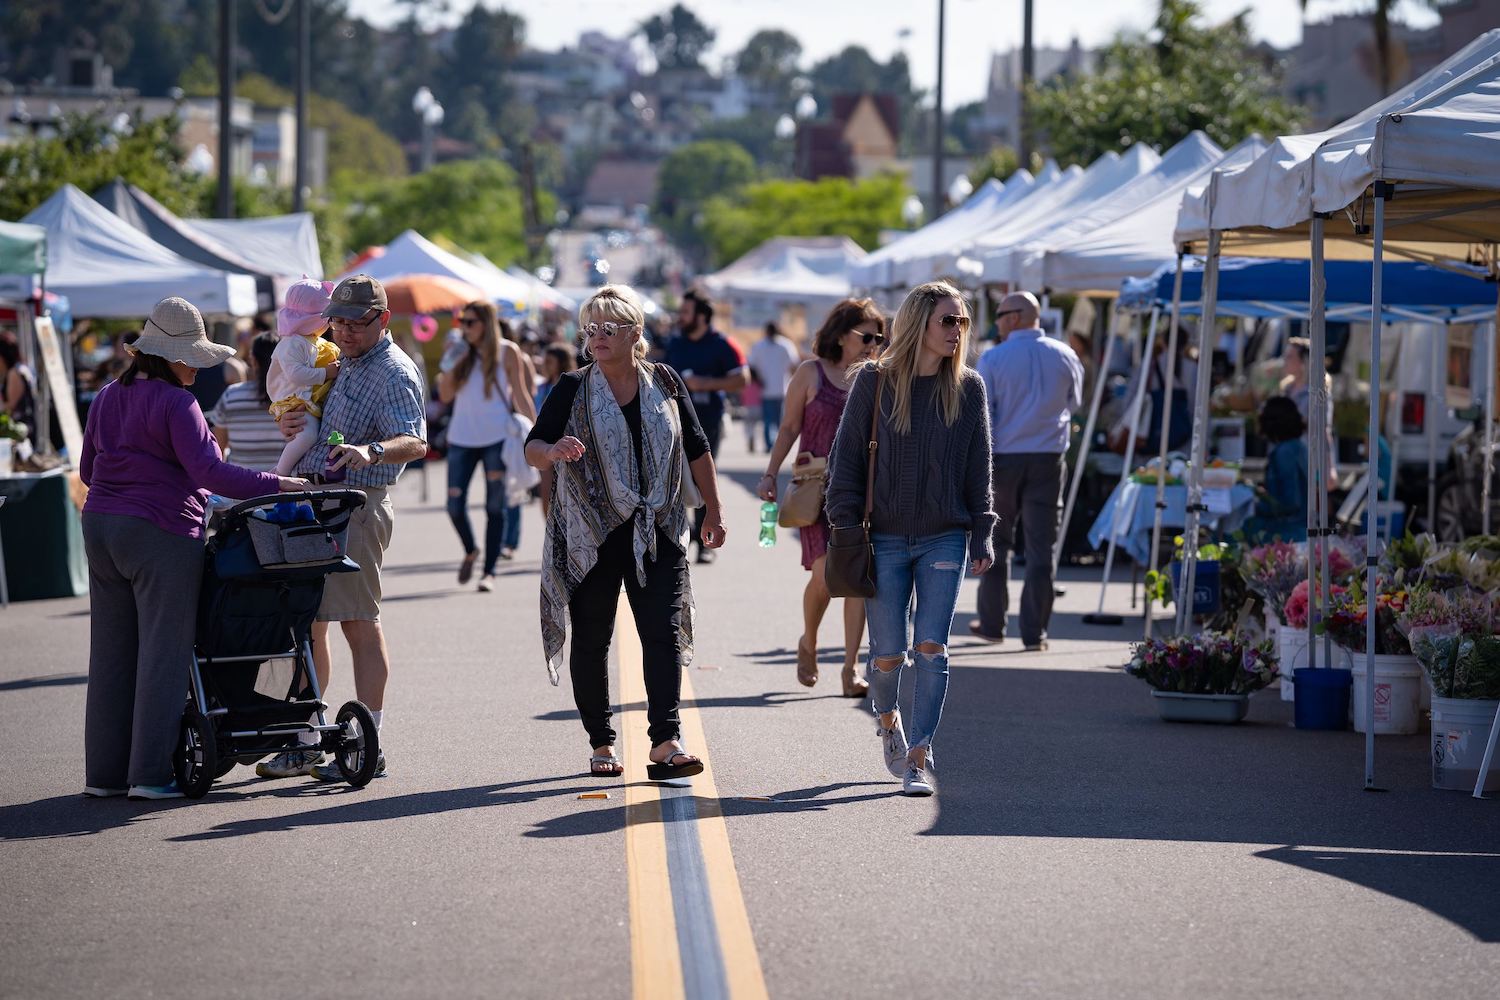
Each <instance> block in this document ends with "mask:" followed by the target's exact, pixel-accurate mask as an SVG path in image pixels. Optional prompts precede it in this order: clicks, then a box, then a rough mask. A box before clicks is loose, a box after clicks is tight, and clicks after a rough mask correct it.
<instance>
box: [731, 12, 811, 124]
mask: <svg viewBox="0 0 1500 1000" xmlns="http://www.w3.org/2000/svg"><path fill="white" fill-rule="evenodd" d="M801 60H802V43H801V42H799V41H797V39H796V36H794V35H791V34H788V33H787V32H785V31H782V30H780V29H779V28H766V29H763V30H761V31H757V32H756V33H755V34H753V35H751V36H750V40H749V41H748V42H746V43H745V47H744V48H743V49H741V50H740V52H739V55H737V56H736V57H735V60H734V64H735V71H736V72H738V73H739V75H740V76H742V77H744V78H745V79H746V80H748V81H750V83H751V84H753V85H754V86H757V87H760V88H763V89H765V90H769V91H771V92H773V93H775V94H776V95H777V97H778V98H779V99H780V100H781V101H782V102H784V103H786V104H787V105H788V106H789V107H790V104H791V99H792V81H793V80H795V79H796V78H797V74H798V72H799V70H798V64H799V63H800V62H801Z"/></svg>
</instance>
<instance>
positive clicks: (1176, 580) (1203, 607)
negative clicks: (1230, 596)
mask: <svg viewBox="0 0 1500 1000" xmlns="http://www.w3.org/2000/svg"><path fill="white" fill-rule="evenodd" d="M1171 569H1172V593H1174V594H1181V593H1182V563H1180V562H1173V563H1172V567H1171ZM1218 611H1219V564H1218V563H1216V562H1199V563H1198V568H1197V569H1196V570H1194V571H1193V614H1195V615H1212V614H1217V613H1218Z"/></svg>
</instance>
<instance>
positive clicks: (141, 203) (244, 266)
mask: <svg viewBox="0 0 1500 1000" xmlns="http://www.w3.org/2000/svg"><path fill="white" fill-rule="evenodd" d="M94 200H95V201H97V202H98V203H99V204H101V205H103V206H104V207H105V208H107V209H109V211H111V212H113V213H114V214H115V215H117V216H119V217H120V218H121V219H123V220H125V222H127V223H129V224H130V226H132V227H133V228H135V229H138V230H140V231H141V232H143V233H145V234H146V235H147V236H148V237H150V238H151V239H152V240H154V241H155V242H157V243H160V244H161V245H162V246H164V247H166V248H167V249H168V250H170V251H172V252H173V253H175V254H177V255H178V256H179V257H183V258H185V259H186V260H190V261H194V262H195V263H198V264H202V265H204V266H205V267H212V268H217V269H218V270H220V271H237V272H239V273H241V274H254V275H259V276H263V277H267V278H268V277H270V276H271V274H272V273H273V272H270V271H263V270H261V269H260V268H258V267H256V266H255V265H254V264H252V263H250V262H249V261H248V260H246V259H245V258H243V257H241V256H240V255H239V254H238V253H236V252H235V251H234V250H231V249H230V248H229V247H228V246H225V245H224V244H222V243H220V242H219V241H218V240H213V239H209V238H207V237H205V236H202V235H200V234H198V233H196V232H194V231H193V230H191V229H189V228H188V227H187V225H186V223H185V222H184V221H183V219H181V218H180V217H179V216H177V215H176V214H175V213H173V212H172V211H171V210H170V209H168V208H167V207H166V206H165V205H163V204H162V203H161V202H159V201H157V200H156V199H155V198H153V197H151V196H150V195H149V194H147V193H146V192H145V191H142V190H141V189H140V188H138V187H136V186H135V185H134V184H127V183H125V181H124V180H122V179H120V178H118V177H116V178H115V179H114V180H112V181H110V182H109V183H108V184H106V185H104V187H102V188H100V189H99V190H97V191H95V192H94Z"/></svg>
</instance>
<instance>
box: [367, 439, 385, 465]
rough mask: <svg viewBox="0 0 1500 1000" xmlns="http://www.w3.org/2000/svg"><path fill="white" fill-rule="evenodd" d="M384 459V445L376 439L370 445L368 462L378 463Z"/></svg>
mask: <svg viewBox="0 0 1500 1000" xmlns="http://www.w3.org/2000/svg"><path fill="white" fill-rule="evenodd" d="M384 461H385V445H383V444H381V443H380V442H379V441H376V442H375V443H374V444H372V445H370V464H371V465H379V464H380V463H381V462H384Z"/></svg>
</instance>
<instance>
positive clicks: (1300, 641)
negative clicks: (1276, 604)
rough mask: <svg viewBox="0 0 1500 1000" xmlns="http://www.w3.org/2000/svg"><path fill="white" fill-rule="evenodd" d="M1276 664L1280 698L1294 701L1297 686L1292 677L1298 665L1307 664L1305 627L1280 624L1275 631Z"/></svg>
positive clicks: (1303, 665)
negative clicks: (1278, 672)
mask: <svg viewBox="0 0 1500 1000" xmlns="http://www.w3.org/2000/svg"><path fill="white" fill-rule="evenodd" d="M1278 624H1279V623H1278ZM1276 664H1277V666H1278V667H1279V668H1280V670H1281V700H1282V701H1296V700H1297V694H1296V691H1297V687H1296V683H1295V682H1294V681H1293V679H1292V678H1293V674H1294V672H1295V671H1296V669H1297V668H1298V667H1305V666H1307V629H1304V628H1292V626H1290V625H1281V626H1280V629H1279V630H1278V631H1277V633H1276Z"/></svg>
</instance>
